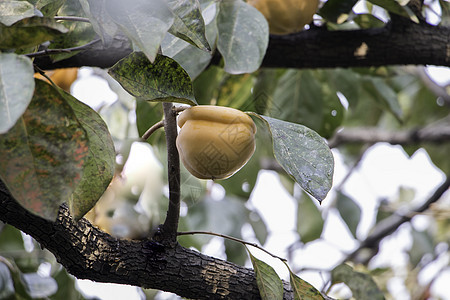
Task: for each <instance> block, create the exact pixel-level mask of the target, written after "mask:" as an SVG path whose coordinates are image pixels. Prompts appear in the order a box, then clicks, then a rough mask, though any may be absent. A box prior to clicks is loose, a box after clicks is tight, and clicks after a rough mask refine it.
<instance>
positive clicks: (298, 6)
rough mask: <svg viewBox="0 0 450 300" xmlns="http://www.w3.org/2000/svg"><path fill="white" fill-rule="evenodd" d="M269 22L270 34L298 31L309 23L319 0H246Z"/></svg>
mask: <svg viewBox="0 0 450 300" xmlns="http://www.w3.org/2000/svg"><path fill="white" fill-rule="evenodd" d="M247 2H248V3H249V4H250V5H252V6H253V7H255V8H256V9H257V10H259V11H260V12H261V13H262V14H263V15H264V17H265V18H266V20H267V23H269V32H270V33H271V34H278V35H284V34H290V33H295V32H299V31H301V30H302V29H303V27H305V25H306V24H309V23H311V21H312V19H313V16H314V14H315V13H316V11H317V8H318V7H319V0H248V1H247Z"/></svg>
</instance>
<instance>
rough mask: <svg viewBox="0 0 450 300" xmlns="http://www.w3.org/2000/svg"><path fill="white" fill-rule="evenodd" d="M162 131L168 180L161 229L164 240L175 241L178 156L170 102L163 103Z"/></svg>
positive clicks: (178, 187) (175, 121)
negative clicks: (164, 212)
mask: <svg viewBox="0 0 450 300" xmlns="http://www.w3.org/2000/svg"><path fill="white" fill-rule="evenodd" d="M163 108H164V131H165V133H166V146H167V169H168V172H167V173H168V176H169V178H168V180H169V208H168V210H167V217H166V220H165V222H164V225H163V227H162V228H161V229H162V234H163V236H162V238H163V240H165V241H169V242H171V243H176V241H177V230H178V220H179V217H180V185H181V183H180V156H179V154H178V149H177V146H176V138H177V134H178V132H177V115H176V113H175V111H174V110H173V105H172V103H163Z"/></svg>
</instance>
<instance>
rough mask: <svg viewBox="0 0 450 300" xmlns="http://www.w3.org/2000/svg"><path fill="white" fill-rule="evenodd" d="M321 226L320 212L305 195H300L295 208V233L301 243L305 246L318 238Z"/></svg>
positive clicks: (322, 222)
mask: <svg viewBox="0 0 450 300" xmlns="http://www.w3.org/2000/svg"><path fill="white" fill-rule="evenodd" d="M323 224H324V221H323V219H322V214H321V213H320V210H319V209H318V208H317V206H316V205H315V204H314V202H313V201H312V199H311V198H310V197H309V196H308V195H307V194H305V193H302V195H301V196H300V199H299V201H298V207H297V232H298V233H299V235H300V239H301V241H302V242H303V243H304V244H306V243H308V242H311V241H314V240H316V239H318V238H320V236H321V234H322V231H323Z"/></svg>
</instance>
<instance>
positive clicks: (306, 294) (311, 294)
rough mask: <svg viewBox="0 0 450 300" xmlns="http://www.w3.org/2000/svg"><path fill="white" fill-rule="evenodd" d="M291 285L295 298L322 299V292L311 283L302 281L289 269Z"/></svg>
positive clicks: (306, 299)
mask: <svg viewBox="0 0 450 300" xmlns="http://www.w3.org/2000/svg"><path fill="white" fill-rule="evenodd" d="M289 278H290V281H291V287H292V289H293V290H294V299H295V300H323V299H325V298H324V297H323V296H322V294H321V293H320V292H319V291H318V290H317V289H316V288H315V287H313V286H312V285H311V284H309V283H308V282H306V281H304V280H303V279H301V278H300V277H298V276H297V275H295V274H294V273H292V272H291V271H289Z"/></svg>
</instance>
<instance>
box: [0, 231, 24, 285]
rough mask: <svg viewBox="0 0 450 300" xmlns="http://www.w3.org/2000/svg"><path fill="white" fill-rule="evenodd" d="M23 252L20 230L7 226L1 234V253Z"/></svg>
mask: <svg viewBox="0 0 450 300" xmlns="http://www.w3.org/2000/svg"><path fill="white" fill-rule="evenodd" d="M23 250H25V246H24V244H23V238H22V234H21V233H20V230H19V229H17V228H15V227H13V226H11V225H8V224H5V225H4V227H3V228H2V230H1V232H0V253H6V252H19V251H23ZM3 255H5V254H3ZM0 290H1V289H0Z"/></svg>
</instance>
